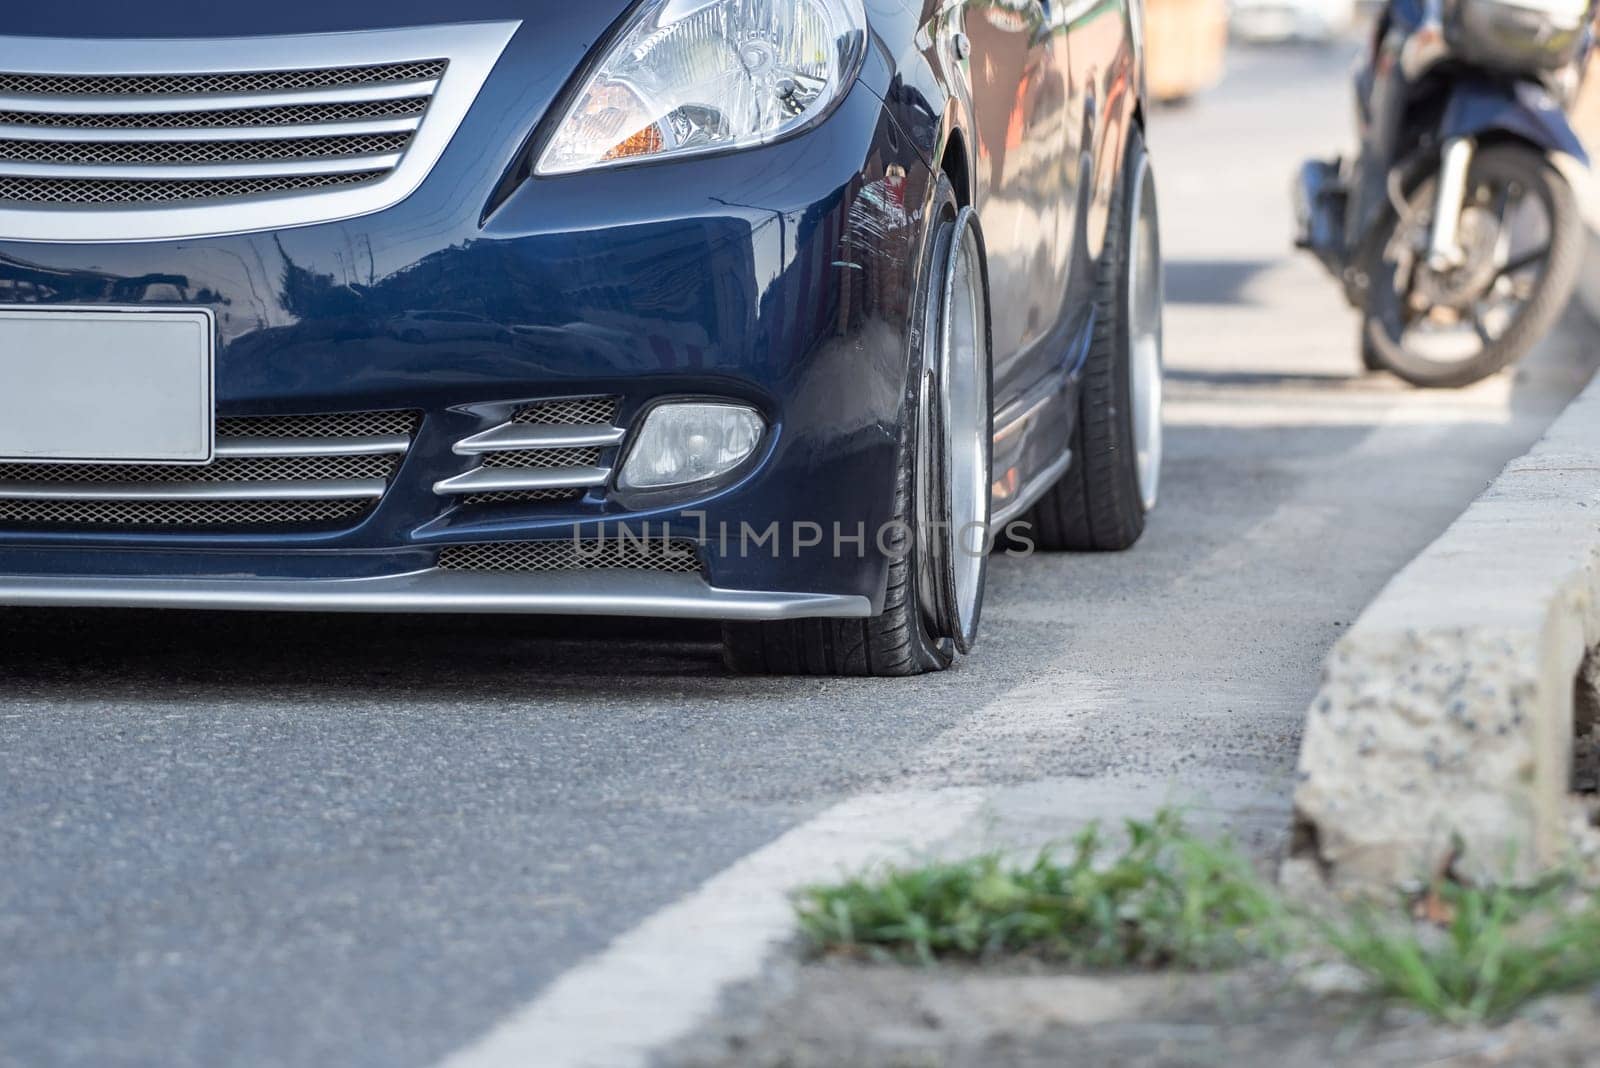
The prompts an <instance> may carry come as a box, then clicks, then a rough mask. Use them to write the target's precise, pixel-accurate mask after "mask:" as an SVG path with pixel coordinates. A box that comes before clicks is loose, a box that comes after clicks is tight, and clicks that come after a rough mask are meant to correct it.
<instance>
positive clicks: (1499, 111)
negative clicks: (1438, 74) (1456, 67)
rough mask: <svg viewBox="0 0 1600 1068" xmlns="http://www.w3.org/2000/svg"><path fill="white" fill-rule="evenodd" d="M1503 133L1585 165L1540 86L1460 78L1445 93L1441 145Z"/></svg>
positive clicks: (1561, 113) (1579, 146) (1560, 113)
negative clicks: (1447, 98) (1446, 93)
mask: <svg viewBox="0 0 1600 1068" xmlns="http://www.w3.org/2000/svg"><path fill="white" fill-rule="evenodd" d="M1488 133H1507V134H1511V135H1512V136H1514V137H1518V138H1521V139H1522V140H1524V141H1527V142H1529V143H1530V144H1533V145H1534V146H1536V147H1538V148H1541V149H1543V150H1544V151H1546V152H1560V153H1564V154H1565V155H1568V156H1571V157H1572V158H1573V159H1575V160H1577V161H1578V162H1579V163H1582V164H1583V165H1584V166H1588V165H1589V153H1588V151H1587V150H1586V149H1585V148H1584V147H1583V142H1582V141H1580V140H1578V135H1577V134H1576V133H1574V132H1573V129H1572V124H1571V123H1570V122H1568V121H1567V114H1566V111H1565V110H1563V109H1562V107H1561V104H1560V103H1559V102H1558V101H1557V100H1556V99H1555V98H1554V97H1553V96H1551V95H1550V94H1549V93H1547V92H1546V91H1545V90H1544V89H1543V88H1542V87H1541V86H1539V85H1536V84H1534V83H1533V82H1526V81H1519V82H1513V83H1510V84H1506V83H1497V82H1491V81H1483V80H1476V79H1472V80H1464V81H1461V82H1458V83H1457V84H1456V85H1455V86H1454V87H1453V88H1452V89H1451V90H1450V100H1449V102H1448V103H1447V104H1446V105H1445V111H1444V117H1443V119H1442V121H1441V122H1440V127H1439V136H1440V139H1441V140H1443V141H1448V140H1451V139H1453V138H1457V137H1471V138H1475V139H1476V138H1481V137H1482V136H1483V135H1484V134H1488Z"/></svg>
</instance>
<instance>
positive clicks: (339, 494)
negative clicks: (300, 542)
mask: <svg viewBox="0 0 1600 1068" xmlns="http://www.w3.org/2000/svg"><path fill="white" fill-rule="evenodd" d="M416 428H417V415H416V413H414V412H352V413H340V414H335V415H311V416H286V417H285V416H261V417H252V418H244V419H222V420H219V421H218V423H217V441H216V459H214V460H213V461H212V462H211V463H209V464H204V465H193V464H45V463H20V464H15V463H14V464H0V522H9V523H20V524H29V525H32V524H56V525H68V526H79V527H106V526H110V527H205V528H214V527H219V526H223V527H229V526H259V525H285V524H287V525H299V524H308V523H330V522H334V521H338V520H350V519H354V518H356V517H358V516H361V515H364V514H365V513H366V512H368V511H370V510H371V509H372V508H373V507H375V506H376V505H377V502H378V500H379V498H381V497H382V496H383V494H384V491H385V490H386V489H387V488H388V485H389V483H390V481H391V480H392V479H393V477H394V474H395V472H396V471H397V470H398V469H399V466H400V463H401V461H402V460H403V459H404V457H405V454H406V452H407V450H408V449H409V448H410V446H411V440H412V437H413V436H414V434H415V432H416Z"/></svg>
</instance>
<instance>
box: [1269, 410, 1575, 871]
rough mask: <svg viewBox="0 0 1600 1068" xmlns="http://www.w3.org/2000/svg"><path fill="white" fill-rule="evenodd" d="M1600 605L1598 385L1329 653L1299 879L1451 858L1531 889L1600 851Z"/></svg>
mask: <svg viewBox="0 0 1600 1068" xmlns="http://www.w3.org/2000/svg"><path fill="white" fill-rule="evenodd" d="M1597 595H1600V380H1596V382H1595V383H1592V384H1591V385H1590V386H1589V387H1588V388H1587V389H1585V390H1584V392H1583V393H1582V394H1581V395H1580V396H1579V397H1578V398H1577V399H1576V400H1575V401H1574V402H1573V403H1572V405H1571V406H1570V407H1569V408H1568V409H1567V411H1566V412H1565V413H1564V414H1563V415H1562V416H1561V418H1560V419H1558V420H1557V421H1556V423H1555V424H1554V425H1553V426H1552V427H1551V428H1550V430H1549V432H1548V433H1547V434H1546V436H1545V437H1544V439H1543V440H1542V441H1541V442H1540V443H1539V444H1538V445H1537V446H1536V447H1535V448H1534V449H1533V451H1532V452H1530V453H1529V454H1528V455H1527V456H1524V457H1523V458H1521V459H1519V460H1515V461H1513V462H1512V463H1511V464H1510V465H1509V466H1508V467H1507V468H1506V469H1505V471H1504V473H1503V474H1501V476H1500V477H1499V478H1498V479H1497V480H1496V481H1495V482H1494V483H1493V484H1492V485H1491V486H1490V488H1489V489H1488V491H1487V492H1485V493H1484V495H1483V496H1482V497H1480V498H1479V499H1478V500H1477V501H1476V502H1474V503H1473V504H1472V506H1471V507H1470V508H1468V510H1467V511H1466V513H1465V514H1464V515H1462V517H1461V518H1460V519H1459V520H1457V522H1456V523H1455V524H1454V525H1453V526H1451V527H1450V529H1449V530H1448V531H1446V532H1445V534H1444V535H1443V536H1442V537H1440V538H1439V540H1438V541H1436V542H1435V543H1434V544H1433V545H1431V546H1430V547H1429V548H1428V549H1427V550H1425V551H1424V552H1423V554H1422V555H1421V556H1419V557H1418V558H1417V559H1416V560H1414V561H1413V562H1412V563H1411V564H1410V565H1409V566H1407V567H1406V569H1405V570H1403V571H1402V572H1401V573H1400V574H1399V575H1397V576H1396V577H1395V578H1394V579H1393V580H1392V581H1391V582H1390V584H1389V585H1388V586H1387V587H1386V588H1385V589H1384V591H1383V592H1382V593H1381V594H1380V595H1379V597H1378V599H1377V600H1376V601H1374V602H1373V604H1372V605H1371V606H1370V607H1369V608H1368V609H1367V610H1366V612H1365V613H1363V615H1362V616H1361V618H1360V619H1359V620H1358V621H1357V623H1356V625H1355V626H1354V627H1353V628H1351V630H1350V631H1349V633H1348V634H1347V635H1346V636H1345V638H1344V639H1343V640H1342V641H1341V642H1339V644H1338V645H1337V646H1336V647H1335V648H1334V650H1333V653H1332V655H1331V656H1330V657H1329V659H1328V661H1327V665H1326V667H1325V670H1324V680H1323V685H1322V689H1321V692H1320V693H1319V695H1318V697H1317V699H1316V701H1315V702H1314V704H1313V706H1312V709H1311V714H1310V718H1309V720H1308V723H1307V726H1306V732H1305V738H1304V742H1303V746H1302V750H1301V757H1300V784H1299V788H1298V789H1297V791H1296V795H1295V808H1296V818H1297V821H1298V825H1299V833H1297V835H1296V843H1297V846H1296V859H1295V860H1293V861H1291V866H1290V868H1289V869H1287V870H1286V871H1285V877H1286V879H1289V880H1291V881H1292V880H1293V879H1295V878H1296V877H1301V876H1304V875H1306V874H1308V873H1314V874H1317V875H1320V876H1321V878H1322V879H1323V881H1325V882H1327V883H1329V884H1331V885H1332V886H1333V887H1334V888H1336V889H1373V888H1378V887H1392V886H1397V885H1398V886H1406V885H1414V884H1416V883H1418V882H1421V881H1423V880H1426V879H1427V878H1428V877H1429V876H1430V875H1432V874H1433V873H1436V872H1438V871H1441V870H1443V869H1444V868H1446V867H1450V866H1453V867H1454V870H1456V871H1457V872H1459V873H1461V874H1463V875H1466V876H1469V877H1477V878H1487V879H1503V878H1505V877H1507V875H1508V874H1509V875H1511V876H1512V877H1514V878H1516V879H1518V880H1523V881H1525V880H1527V879H1529V878H1531V877H1532V876H1534V875H1535V874H1536V873H1537V872H1538V871H1540V870H1543V869H1546V868H1548V867H1549V866H1551V865H1554V864H1558V863H1564V862H1566V861H1567V860H1568V859H1569V858H1570V857H1571V856H1572V854H1573V853H1574V851H1576V852H1577V853H1578V854H1580V855H1583V856H1585V857H1588V858H1593V857H1595V856H1600V840H1597V835H1596V834H1595V832H1594V831H1593V830H1592V829H1591V828H1590V826H1589V821H1588V819H1587V818H1586V817H1585V814H1584V812H1583V809H1582V806H1580V805H1579V804H1578V802H1577V801H1576V800H1575V799H1574V798H1573V797H1572V796H1571V782H1572V774H1573V750H1574V733H1575V727H1574V725H1575V706H1577V705H1579V704H1582V705H1583V706H1584V711H1585V712H1588V711H1589V710H1590V709H1589V706H1590V704H1591V702H1590V701H1589V700H1588V694H1589V693H1590V690H1589V689H1588V688H1587V687H1588V686H1589V685H1590V684H1592V681H1593V680H1592V679H1591V678H1590V677H1589V671H1590V669H1589V667H1588V663H1589V662H1588V659H1587V656H1588V652H1589V651H1590V650H1591V649H1594V648H1595V647H1596V645H1597V644H1600V608H1597V605H1600V596H1597ZM1296 865H1298V867H1296Z"/></svg>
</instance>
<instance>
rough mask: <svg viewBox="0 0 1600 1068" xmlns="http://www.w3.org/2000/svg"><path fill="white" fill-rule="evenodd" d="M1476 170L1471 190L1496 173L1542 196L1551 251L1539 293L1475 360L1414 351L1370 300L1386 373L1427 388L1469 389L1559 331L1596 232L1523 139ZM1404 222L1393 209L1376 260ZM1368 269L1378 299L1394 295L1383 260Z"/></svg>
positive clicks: (1377, 355)
mask: <svg viewBox="0 0 1600 1068" xmlns="http://www.w3.org/2000/svg"><path fill="white" fill-rule="evenodd" d="M1469 174H1470V175H1471V177H1470V178H1469V179H1468V188H1474V187H1476V185H1477V184H1478V183H1479V182H1481V181H1483V180H1484V179H1485V178H1489V177H1492V178H1495V179H1499V180H1502V181H1514V182H1519V183H1521V184H1522V185H1523V186H1524V187H1526V188H1527V189H1528V190H1529V191H1530V192H1531V193H1532V194H1533V195H1534V196H1537V197H1538V198H1539V199H1540V201H1542V202H1543V204H1544V209H1545V212H1546V214H1547V216H1548V218H1549V220H1550V253H1549V256H1548V258H1547V259H1546V260H1545V267H1544V273H1543V274H1542V275H1541V276H1540V278H1539V281H1538V284H1537V288H1536V289H1535V290H1534V293H1533V296H1532V297H1530V298H1529V299H1528V301H1527V302H1526V303H1524V304H1523V305H1522V308H1521V310H1520V311H1519V312H1518V313H1517V317H1516V318H1515V319H1514V320H1513V321H1512V323H1511V325H1510V326H1508V327H1507V328H1506V330H1505V332H1504V333H1503V334H1501V335H1500V337H1498V338H1496V339H1495V340H1494V341H1493V342H1491V343H1490V344H1488V345H1485V346H1484V348H1483V350H1482V351H1481V352H1479V354H1478V355H1477V356H1475V357H1473V358H1472V359H1470V360H1451V361H1439V360H1430V359H1427V358H1426V357H1423V356H1419V355H1417V354H1416V353H1413V352H1409V351H1407V350H1406V348H1405V347H1404V346H1403V345H1402V344H1401V343H1400V342H1399V341H1398V340H1397V339H1395V338H1394V337H1392V336H1391V331H1390V330H1389V329H1387V328H1386V327H1385V325H1384V319H1385V311H1386V310H1387V309H1384V308H1382V307H1381V306H1379V305H1371V304H1369V314H1368V318H1367V321H1366V322H1365V324H1364V329H1365V338H1366V343H1367V345H1369V346H1370V347H1371V350H1372V352H1371V356H1372V358H1373V359H1375V360H1376V361H1377V362H1378V363H1379V364H1380V365H1381V366H1382V367H1383V368H1384V369H1385V370H1388V371H1392V372H1394V373H1395V374H1396V375H1398V376H1399V377H1401V378H1403V379H1405V380H1406V381H1407V382H1409V383H1411V384H1412V385H1414V386H1421V387H1423V388H1426V389H1453V388H1457V387H1460V386H1468V385H1471V384H1472V383H1474V382H1478V381H1481V380H1482V379H1485V378H1488V377H1489V376H1490V375H1493V374H1495V373H1497V372H1499V371H1500V370H1501V369H1502V368H1504V367H1506V366H1507V365H1509V364H1512V363H1515V362H1516V361H1517V360H1520V359H1521V358H1522V357H1524V356H1526V355H1527V354H1528V352H1529V351H1530V350H1532V348H1533V347H1534V346H1535V345H1537V344H1538V343H1539V342H1540V341H1541V340H1542V339H1543V338H1544V337H1545V336H1546V335H1547V334H1549V333H1550V331H1551V330H1552V329H1554V328H1555V325H1556V323H1557V321H1559V320H1560V318H1561V314H1562V312H1564V311H1565V310H1566V307H1567V304H1568V302H1569V301H1570V300H1571V299H1572V294H1573V291H1574V290H1576V289H1577V286H1578V275H1579V272H1580V271H1581V270H1582V269H1583V257H1584V251H1585V250H1584V245H1585V240H1586V235H1587V233H1588V229H1587V227H1586V226H1585V225H1584V222H1583V219H1582V216H1581V214H1580V213H1579V210H1578V198H1577V195H1576V194H1575V193H1574V192H1573V191H1572V186H1570V185H1569V184H1568V183H1567V180H1566V178H1564V177H1563V176H1562V174H1561V172H1560V171H1559V170H1557V169H1556V167H1555V165H1554V164H1553V163H1552V162H1551V161H1550V160H1549V158H1548V157H1547V156H1546V155H1545V154H1544V153H1543V152H1542V151H1540V150H1538V149H1536V148H1534V147H1532V146H1531V145H1526V144H1522V143H1520V142H1513V143H1504V144H1496V145H1489V146H1486V147H1484V148H1482V149H1480V150H1479V151H1478V153H1477V155H1476V156H1475V157H1474V158H1473V161H1472V169H1471V171H1470V172H1469ZM1398 223H1399V218H1398V216H1397V215H1396V214H1395V213H1394V212H1393V211H1392V210H1391V211H1390V212H1389V213H1388V214H1387V215H1386V217H1385V222H1384V224H1383V226H1384V229H1383V232H1382V233H1381V234H1380V235H1379V236H1378V237H1377V239H1376V240H1375V242H1374V248H1375V250H1376V251H1375V254H1374V255H1375V259H1376V258H1381V257H1382V255H1383V250H1384V249H1385V248H1386V247H1387V246H1388V244H1389V239H1390V237H1391V236H1392V233H1393V230H1394V227H1395V226H1396V225H1398ZM1368 274H1369V277H1371V278H1372V279H1373V280H1374V285H1375V291H1374V295H1373V298H1372V299H1373V300H1375V301H1382V300H1384V299H1386V298H1388V297H1392V296H1393V294H1392V291H1390V292H1388V293H1384V292H1382V291H1381V290H1380V289H1378V288H1377V287H1380V286H1381V285H1382V283H1381V281H1379V280H1381V279H1383V278H1385V277H1387V275H1386V274H1385V272H1384V270H1383V267H1382V264H1381V262H1373V263H1372V266H1371V269H1369V271H1368ZM1375 309H1376V310H1375ZM1390 314H1395V313H1393V312H1391V313H1390Z"/></svg>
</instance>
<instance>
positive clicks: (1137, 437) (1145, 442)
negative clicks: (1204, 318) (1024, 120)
mask: <svg viewBox="0 0 1600 1068" xmlns="http://www.w3.org/2000/svg"><path fill="white" fill-rule="evenodd" d="M1133 189H1134V195H1133V205H1132V206H1133V211H1132V212H1131V213H1130V216H1131V233H1130V234H1129V255H1128V360H1129V388H1130V394H1131V397H1130V399H1131V402H1132V409H1133V442H1134V452H1135V456H1136V461H1137V462H1136V468H1137V471H1138V482H1139V498H1140V500H1141V502H1142V503H1143V505H1144V509H1145V511H1149V510H1150V509H1152V508H1154V507H1155V506H1156V501H1157V499H1158V498H1159V497H1160V493H1161V456H1162V448H1163V440H1162V428H1161V402H1162V376H1163V370H1162V363H1163V357H1162V346H1163V336H1162V324H1161V316H1162V305H1163V303H1164V301H1163V297H1164V294H1163V291H1162V290H1163V280H1162V272H1161V228H1160V219H1159V216H1158V214H1157V211H1156V197H1155V187H1154V182H1153V181H1152V179H1151V176H1150V164H1149V161H1148V160H1143V159H1141V160H1140V164H1139V173H1138V174H1137V176H1136V178H1135V181H1134V186H1133Z"/></svg>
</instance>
